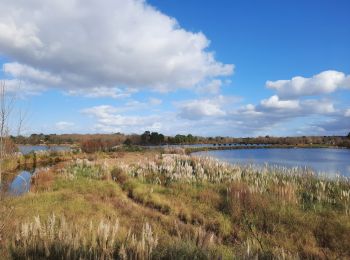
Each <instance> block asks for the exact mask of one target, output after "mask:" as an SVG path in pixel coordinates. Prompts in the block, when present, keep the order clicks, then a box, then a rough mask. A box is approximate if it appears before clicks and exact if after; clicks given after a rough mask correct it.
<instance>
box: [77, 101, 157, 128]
mask: <svg viewBox="0 0 350 260" xmlns="http://www.w3.org/2000/svg"><path fill="white" fill-rule="evenodd" d="M81 112H82V113H83V114H86V115H88V116H90V117H93V118H95V119H96V120H97V123H96V124H95V126H94V128H95V130H97V131H102V132H120V131H121V132H125V133H132V132H135V133H140V132H142V131H145V130H152V131H159V130H160V129H161V128H162V122H164V118H162V116H160V115H148V116H133V115H125V114H123V112H124V108H121V107H115V106H110V105H101V106H94V107H91V108H86V109H83V110H82V111H81Z"/></svg>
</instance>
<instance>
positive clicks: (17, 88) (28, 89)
mask: <svg viewBox="0 0 350 260" xmlns="http://www.w3.org/2000/svg"><path fill="white" fill-rule="evenodd" d="M2 82H3V83H4V84H5V87H6V91H7V92H9V93H15V94H16V95H17V96H19V97H23V96H27V95H38V94H40V93H41V92H43V91H44V90H46V88H45V87H44V86H42V85H38V84H35V83H31V82H28V81H24V80H18V79H4V80H2Z"/></svg>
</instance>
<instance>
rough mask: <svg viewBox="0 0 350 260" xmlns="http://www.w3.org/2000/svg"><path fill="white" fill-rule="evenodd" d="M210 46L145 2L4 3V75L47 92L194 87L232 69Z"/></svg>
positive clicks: (0, 26)
mask: <svg viewBox="0 0 350 260" xmlns="http://www.w3.org/2000/svg"><path fill="white" fill-rule="evenodd" d="M208 46H209V40H208V39H207V38H206V37H205V35H204V34H203V33H201V32H198V33H194V32H190V31H186V30H185V29H183V28H181V27H180V25H179V24H178V22H177V21H176V20H175V19H174V18H171V17H169V16H167V15H165V14H163V13H161V12H160V11H158V10H156V9H155V8H153V7H151V6H150V5H149V4H148V3H146V2H145V1H142V0H102V1H83V0H64V1H62V0H51V1H45V0H27V1H23V0H3V1H1V2H0V54H2V55H4V56H6V57H7V58H9V59H10V60H13V62H9V63H7V64H5V65H4V71H5V72H6V73H7V74H8V75H9V76H12V77H13V78H21V79H22V80H23V81H24V82H27V83H28V84H36V85H40V86H41V87H42V88H43V87H58V88H63V89H65V90H66V91H67V90H72V89H73V92H74V90H75V89H77V90H76V92H75V93H80V92H81V89H86V88H90V89H92V90H93V92H96V91H94V89H95V90H96V89H99V90H102V92H104V93H107V92H108V91H107V90H106V88H116V87H117V88H124V87H132V88H136V89H143V88H147V89H150V88H151V89H156V90H161V91H170V90H174V89H178V88H193V87H195V86H197V85H198V84H201V83H203V82H206V81H208V80H211V79H214V78H216V77H220V76H228V75H231V74H232V72H233V65H231V64H223V63H220V62H218V61H217V60H216V59H215V57H214V54H213V53H212V52H210V51H208V49H207V48H208ZM213 88H214V87H213ZM113 91H114V92H113ZM113 91H112V92H113V93H112V96H114V97H117V96H118V94H117V93H116V92H115V89H114V90H113ZM94 95H97V94H94ZM103 95H105V94H103Z"/></svg>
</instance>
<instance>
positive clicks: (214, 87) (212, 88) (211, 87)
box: [197, 79, 222, 95]
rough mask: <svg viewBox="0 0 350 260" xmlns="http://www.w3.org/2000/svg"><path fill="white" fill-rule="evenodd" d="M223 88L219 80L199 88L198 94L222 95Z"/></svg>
mask: <svg viewBox="0 0 350 260" xmlns="http://www.w3.org/2000/svg"><path fill="white" fill-rule="evenodd" d="M221 86H222V81H221V80H219V79H214V80H212V81H210V82H209V83H207V84H205V85H203V86H198V88H197V92H198V93H199V94H214V95H215V94H219V93H220V89H221Z"/></svg>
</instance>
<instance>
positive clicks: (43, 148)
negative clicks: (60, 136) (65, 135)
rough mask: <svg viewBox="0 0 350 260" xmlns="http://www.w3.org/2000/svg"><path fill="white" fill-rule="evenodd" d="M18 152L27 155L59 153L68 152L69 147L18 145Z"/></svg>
mask: <svg viewBox="0 0 350 260" xmlns="http://www.w3.org/2000/svg"><path fill="white" fill-rule="evenodd" d="M18 149H19V151H20V152H21V153H22V154H28V153H31V152H39V151H52V152H59V151H69V150H70V147H69V146H63V145H52V146H48V145H20V146H18Z"/></svg>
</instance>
